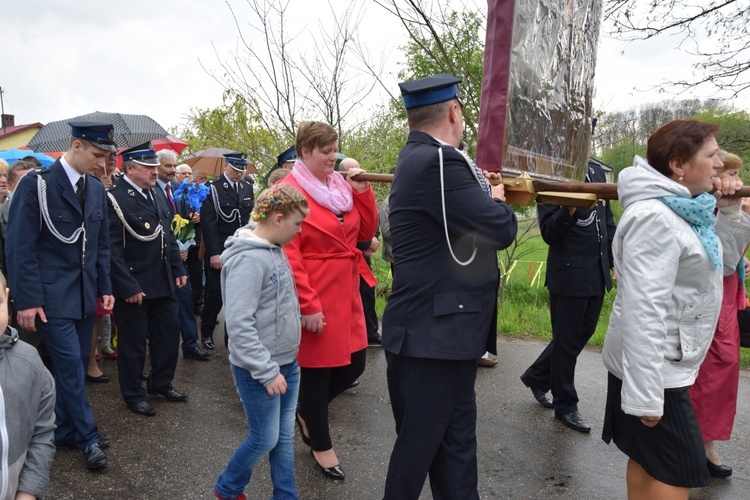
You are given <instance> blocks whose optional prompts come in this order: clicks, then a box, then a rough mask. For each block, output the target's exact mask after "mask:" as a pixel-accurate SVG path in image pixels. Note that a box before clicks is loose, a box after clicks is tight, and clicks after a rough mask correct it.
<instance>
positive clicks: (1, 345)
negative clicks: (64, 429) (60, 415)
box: [0, 327, 55, 500]
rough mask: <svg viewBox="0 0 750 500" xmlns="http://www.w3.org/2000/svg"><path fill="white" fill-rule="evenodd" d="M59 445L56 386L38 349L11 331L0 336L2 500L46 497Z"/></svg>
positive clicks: (8, 329)
mask: <svg viewBox="0 0 750 500" xmlns="http://www.w3.org/2000/svg"><path fill="white" fill-rule="evenodd" d="M6 437H7V441H6ZM54 440H55V381H54V380H53V379H52V375H51V374H50V372H49V371H47V368H45V367H44V365H43V364H42V360H41V358H40V357H39V354H38V353H37V352H36V349H34V348H33V347H31V346H30V345H29V344H27V343H26V342H23V341H20V340H18V333H17V332H16V330H14V329H13V328H11V327H8V328H7V329H6V330H5V332H2V331H0V451H1V453H0V463H2V467H1V468H0V470H1V471H2V472H0V474H1V477H0V500H8V499H13V498H15V497H16V492H17V491H23V492H26V493H31V494H32V495H36V496H37V497H39V498H41V497H42V496H44V491H45V490H46V489H47V483H48V482H49V467H50V465H51V464H52V458H53V457H54V456H55V445H54Z"/></svg>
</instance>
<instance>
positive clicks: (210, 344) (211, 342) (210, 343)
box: [201, 337, 214, 351]
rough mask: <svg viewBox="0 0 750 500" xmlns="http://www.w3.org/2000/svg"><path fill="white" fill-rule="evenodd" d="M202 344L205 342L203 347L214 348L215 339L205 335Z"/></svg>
mask: <svg viewBox="0 0 750 500" xmlns="http://www.w3.org/2000/svg"><path fill="white" fill-rule="evenodd" d="M201 344H203V347H205V348H206V349H208V350H211V351H213V350H214V339H213V338H212V337H203V338H202V339H201Z"/></svg>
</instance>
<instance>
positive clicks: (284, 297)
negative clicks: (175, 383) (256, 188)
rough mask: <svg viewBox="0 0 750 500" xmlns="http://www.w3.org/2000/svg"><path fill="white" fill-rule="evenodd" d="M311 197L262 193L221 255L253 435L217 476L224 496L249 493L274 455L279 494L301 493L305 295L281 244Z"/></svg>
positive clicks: (236, 374) (233, 350)
mask: <svg viewBox="0 0 750 500" xmlns="http://www.w3.org/2000/svg"><path fill="white" fill-rule="evenodd" d="M307 212H308V210H307V200H306V199H305V197H304V196H303V195H302V194H301V193H300V192H299V191H297V190H296V189H294V188H293V187H291V186H288V185H278V186H273V187H272V188H270V189H267V190H265V191H264V192H262V193H261V194H260V195H259V196H258V198H257V200H256V202H255V209H254V210H253V214H252V219H253V221H254V222H250V223H249V224H248V225H247V226H245V227H243V228H240V229H238V230H237V232H236V233H235V234H234V236H232V237H230V238H229V239H228V240H227V242H226V250H225V251H224V253H222V255H221V261H222V265H223V267H222V269H221V294H222V298H223V300H224V314H225V317H226V325H227V334H228V337H229V361H230V363H231V369H232V377H233V378H234V382H235V386H236V388H237V392H238V393H239V395H240V401H242V405H243V406H244V408H245V415H246V416H247V421H248V425H249V427H250V431H251V432H250V434H249V435H248V436H247V438H246V439H245V441H244V442H243V443H242V444H240V446H239V447H237V450H236V451H235V452H234V455H232V458H231V460H230V461H229V464H228V465H227V467H226V469H224V472H222V474H221V475H220V476H219V478H218V479H217V480H216V486H215V490H214V494H215V496H216V498H218V499H220V500H227V499H240V500H243V499H245V498H246V497H245V495H244V493H243V491H244V489H245V486H247V484H248V483H249V482H250V477H251V475H252V470H253V467H255V465H256V464H257V463H258V462H260V461H261V459H263V457H265V456H266V455H269V462H270V466H271V471H272V473H271V478H272V481H273V491H274V493H273V498H298V494H297V491H296V484H295V480H294V416H295V410H296V406H297V394H298V392H299V367H298V366H297V360H296V359H297V351H298V348H299V341H300V335H301V331H302V330H301V325H300V311H299V300H298V298H297V291H296V289H295V286H294V277H293V275H292V272H291V269H290V268H289V263H288V262H287V259H286V256H285V255H284V252H283V251H282V248H281V247H282V246H283V245H285V244H286V243H289V241H291V240H292V238H294V236H296V235H297V233H299V231H300V230H301V227H302V226H301V224H302V221H303V220H304V218H305V217H306V216H307Z"/></svg>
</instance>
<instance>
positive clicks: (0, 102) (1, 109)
mask: <svg viewBox="0 0 750 500" xmlns="http://www.w3.org/2000/svg"><path fill="white" fill-rule="evenodd" d="M0 115H2V116H5V104H4V103H3V88H2V87H0ZM3 132H5V120H3Z"/></svg>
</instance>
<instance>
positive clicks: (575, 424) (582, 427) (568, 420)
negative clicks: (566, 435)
mask: <svg viewBox="0 0 750 500" xmlns="http://www.w3.org/2000/svg"><path fill="white" fill-rule="evenodd" d="M555 418H556V419H558V420H559V421H560V422H562V423H563V424H565V426H566V427H570V428H571V429H573V430H574V431H578V432H591V426H590V425H589V424H588V422H586V421H585V420H584V419H583V417H582V416H581V414H580V413H578V412H577V411H572V412H570V413H563V414H560V413H555Z"/></svg>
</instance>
